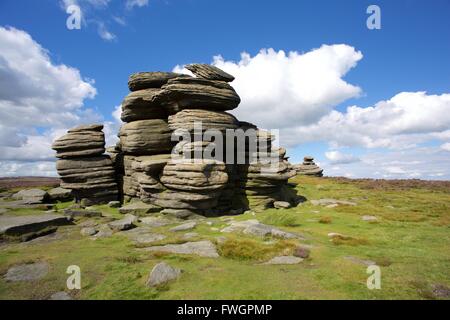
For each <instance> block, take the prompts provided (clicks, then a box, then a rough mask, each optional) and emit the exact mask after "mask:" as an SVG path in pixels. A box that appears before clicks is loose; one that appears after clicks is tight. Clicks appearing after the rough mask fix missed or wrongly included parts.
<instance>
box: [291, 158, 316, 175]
mask: <svg viewBox="0 0 450 320" xmlns="http://www.w3.org/2000/svg"><path fill="white" fill-rule="evenodd" d="M294 168H295V170H296V171H297V174H303V175H306V176H316V177H322V176H323V169H321V168H320V167H319V166H318V165H316V164H315V163H314V158H313V157H311V156H306V157H304V158H303V163H302V164H298V165H296V166H294Z"/></svg>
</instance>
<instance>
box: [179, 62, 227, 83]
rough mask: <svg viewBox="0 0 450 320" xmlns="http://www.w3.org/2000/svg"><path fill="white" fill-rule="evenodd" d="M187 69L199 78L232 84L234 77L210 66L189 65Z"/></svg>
mask: <svg viewBox="0 0 450 320" xmlns="http://www.w3.org/2000/svg"><path fill="white" fill-rule="evenodd" d="M185 68H186V69H187V70H189V71H191V72H192V73H193V74H194V75H196V76H197V77H199V78H204V79H208V80H219V81H224V82H231V81H233V80H234V77H233V76H232V75H231V74H228V73H226V72H225V71H223V70H221V69H219V68H217V67H215V66H212V65H209V64H189V65H187V66H185Z"/></svg>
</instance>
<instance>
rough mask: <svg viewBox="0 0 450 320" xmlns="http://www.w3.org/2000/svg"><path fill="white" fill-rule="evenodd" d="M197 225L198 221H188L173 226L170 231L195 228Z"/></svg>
mask: <svg viewBox="0 0 450 320" xmlns="http://www.w3.org/2000/svg"><path fill="white" fill-rule="evenodd" d="M196 225H197V223H196V222H194V221H192V222H186V223H183V224H180V225H179V226H176V227H173V228H171V229H170V231H173V232H177V231H187V230H192V229H194V228H195V226H196Z"/></svg>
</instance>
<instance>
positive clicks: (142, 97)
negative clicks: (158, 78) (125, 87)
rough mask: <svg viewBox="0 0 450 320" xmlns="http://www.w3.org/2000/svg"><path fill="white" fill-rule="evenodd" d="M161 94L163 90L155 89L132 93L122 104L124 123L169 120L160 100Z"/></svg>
mask: <svg viewBox="0 0 450 320" xmlns="http://www.w3.org/2000/svg"><path fill="white" fill-rule="evenodd" d="M160 92H161V89H154V88H150V89H145V90H139V91H134V92H131V93H130V94H129V95H128V96H126V97H125V99H124V100H123V102H122V115H121V119H122V121H124V122H131V121H136V120H146V119H165V118H167V112H166V110H165V109H164V107H162V106H161V103H160V101H159V100H160V99H158V94H159V93H160Z"/></svg>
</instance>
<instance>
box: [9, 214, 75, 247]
mask: <svg viewBox="0 0 450 320" xmlns="http://www.w3.org/2000/svg"><path fill="white" fill-rule="evenodd" d="M69 223H70V219H68V218H67V217H65V216H62V215H58V214H46V213H45V214H39V215H28V216H0V239H2V238H3V239H6V240H21V241H28V240H30V239H33V238H36V237H38V236H42V235H46V234H49V233H51V232H54V231H56V229H57V227H58V226H62V225H67V224H69Z"/></svg>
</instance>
